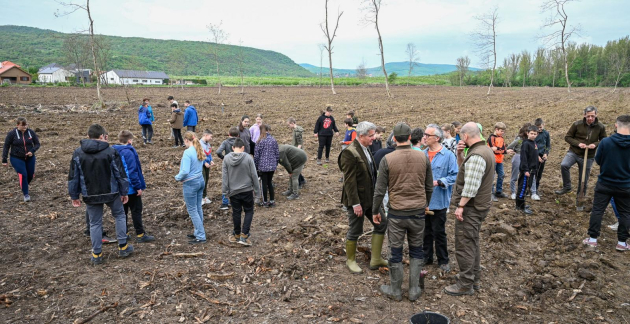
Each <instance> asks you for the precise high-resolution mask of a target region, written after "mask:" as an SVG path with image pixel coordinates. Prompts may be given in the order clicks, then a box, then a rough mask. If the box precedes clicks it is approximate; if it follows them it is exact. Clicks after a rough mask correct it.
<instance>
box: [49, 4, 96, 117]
mask: <svg viewBox="0 0 630 324" xmlns="http://www.w3.org/2000/svg"><path fill="white" fill-rule="evenodd" d="M58 3H59V4H60V5H62V6H64V7H67V8H69V9H68V11H64V12H60V11H59V9H57V12H55V17H64V16H68V15H70V14H72V13H74V12H76V11H77V10H84V11H85V12H86V13H87V16H88V21H89V27H88V32H89V35H90V51H91V52H92V64H94V73H96V95H97V97H98V104H99V105H100V106H101V107H103V96H102V95H101V70H100V68H99V65H98V62H97V55H96V52H97V44H96V40H95V37H94V20H93V19H92V12H91V11H90V0H86V1H85V5H82V4H76V3H72V2H58Z"/></svg>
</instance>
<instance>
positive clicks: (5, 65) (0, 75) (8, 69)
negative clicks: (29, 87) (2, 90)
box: [0, 61, 31, 84]
mask: <svg viewBox="0 0 630 324" xmlns="http://www.w3.org/2000/svg"><path fill="white" fill-rule="evenodd" d="M7 82H8V83H14V84H15V83H17V84H30V83H31V75H30V74H28V72H26V71H24V70H22V68H21V67H20V66H19V65H17V64H15V63H13V62H9V61H4V62H2V63H0V83H7Z"/></svg>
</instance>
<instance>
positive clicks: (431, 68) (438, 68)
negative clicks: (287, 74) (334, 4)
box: [300, 62, 480, 76]
mask: <svg viewBox="0 0 630 324" xmlns="http://www.w3.org/2000/svg"><path fill="white" fill-rule="evenodd" d="M300 66H301V67H303V68H305V69H307V70H309V71H311V72H313V73H315V74H317V75H319V71H320V70H319V66H315V65H311V64H308V63H302V64H300ZM385 69H387V73H388V74H391V73H392V72H396V73H397V74H398V75H399V76H406V75H407V73H408V71H409V62H390V63H385ZM469 69H470V70H471V71H479V70H480V69H478V68H473V67H471V68H469ZM455 70H457V68H456V67H455V65H451V64H424V63H418V65H416V66H415V67H414V68H413V71H412V73H411V75H413V76H422V75H433V74H445V73H450V72H453V71H455ZM322 71H323V73H322V74H323V75H329V74H330V73H329V70H328V67H324V68H323V69H322ZM356 73H357V71H356V68H354V69H336V68H333V74H334V75H335V76H344V75H349V76H353V75H355V74H356ZM367 74H368V75H370V74H371V75H372V76H382V75H383V70H382V69H381V67H380V66H377V67H372V68H367Z"/></svg>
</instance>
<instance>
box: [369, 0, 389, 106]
mask: <svg viewBox="0 0 630 324" xmlns="http://www.w3.org/2000/svg"><path fill="white" fill-rule="evenodd" d="M382 2H383V1H382V0H363V3H364V8H363V11H364V12H365V22H366V23H371V24H374V28H375V29H376V33H377V34H378V49H379V51H380V53H381V68H382V69H383V76H384V77H385V90H386V91H387V96H388V97H390V98H391V97H392V93H391V92H390V91H389V80H388V79H387V77H388V75H387V70H385V50H384V49H383V37H381V30H380V29H379V28H378V15H379V14H380V12H381V5H382Z"/></svg>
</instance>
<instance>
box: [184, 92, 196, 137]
mask: <svg viewBox="0 0 630 324" xmlns="http://www.w3.org/2000/svg"><path fill="white" fill-rule="evenodd" d="M184 106H185V107H186V110H185V111H184V127H186V129H187V130H188V131H189V132H194V131H195V128H196V127H197V121H198V119H199V117H198V116H197V109H195V106H193V105H191V104H190V101H189V100H186V101H184Z"/></svg>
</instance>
